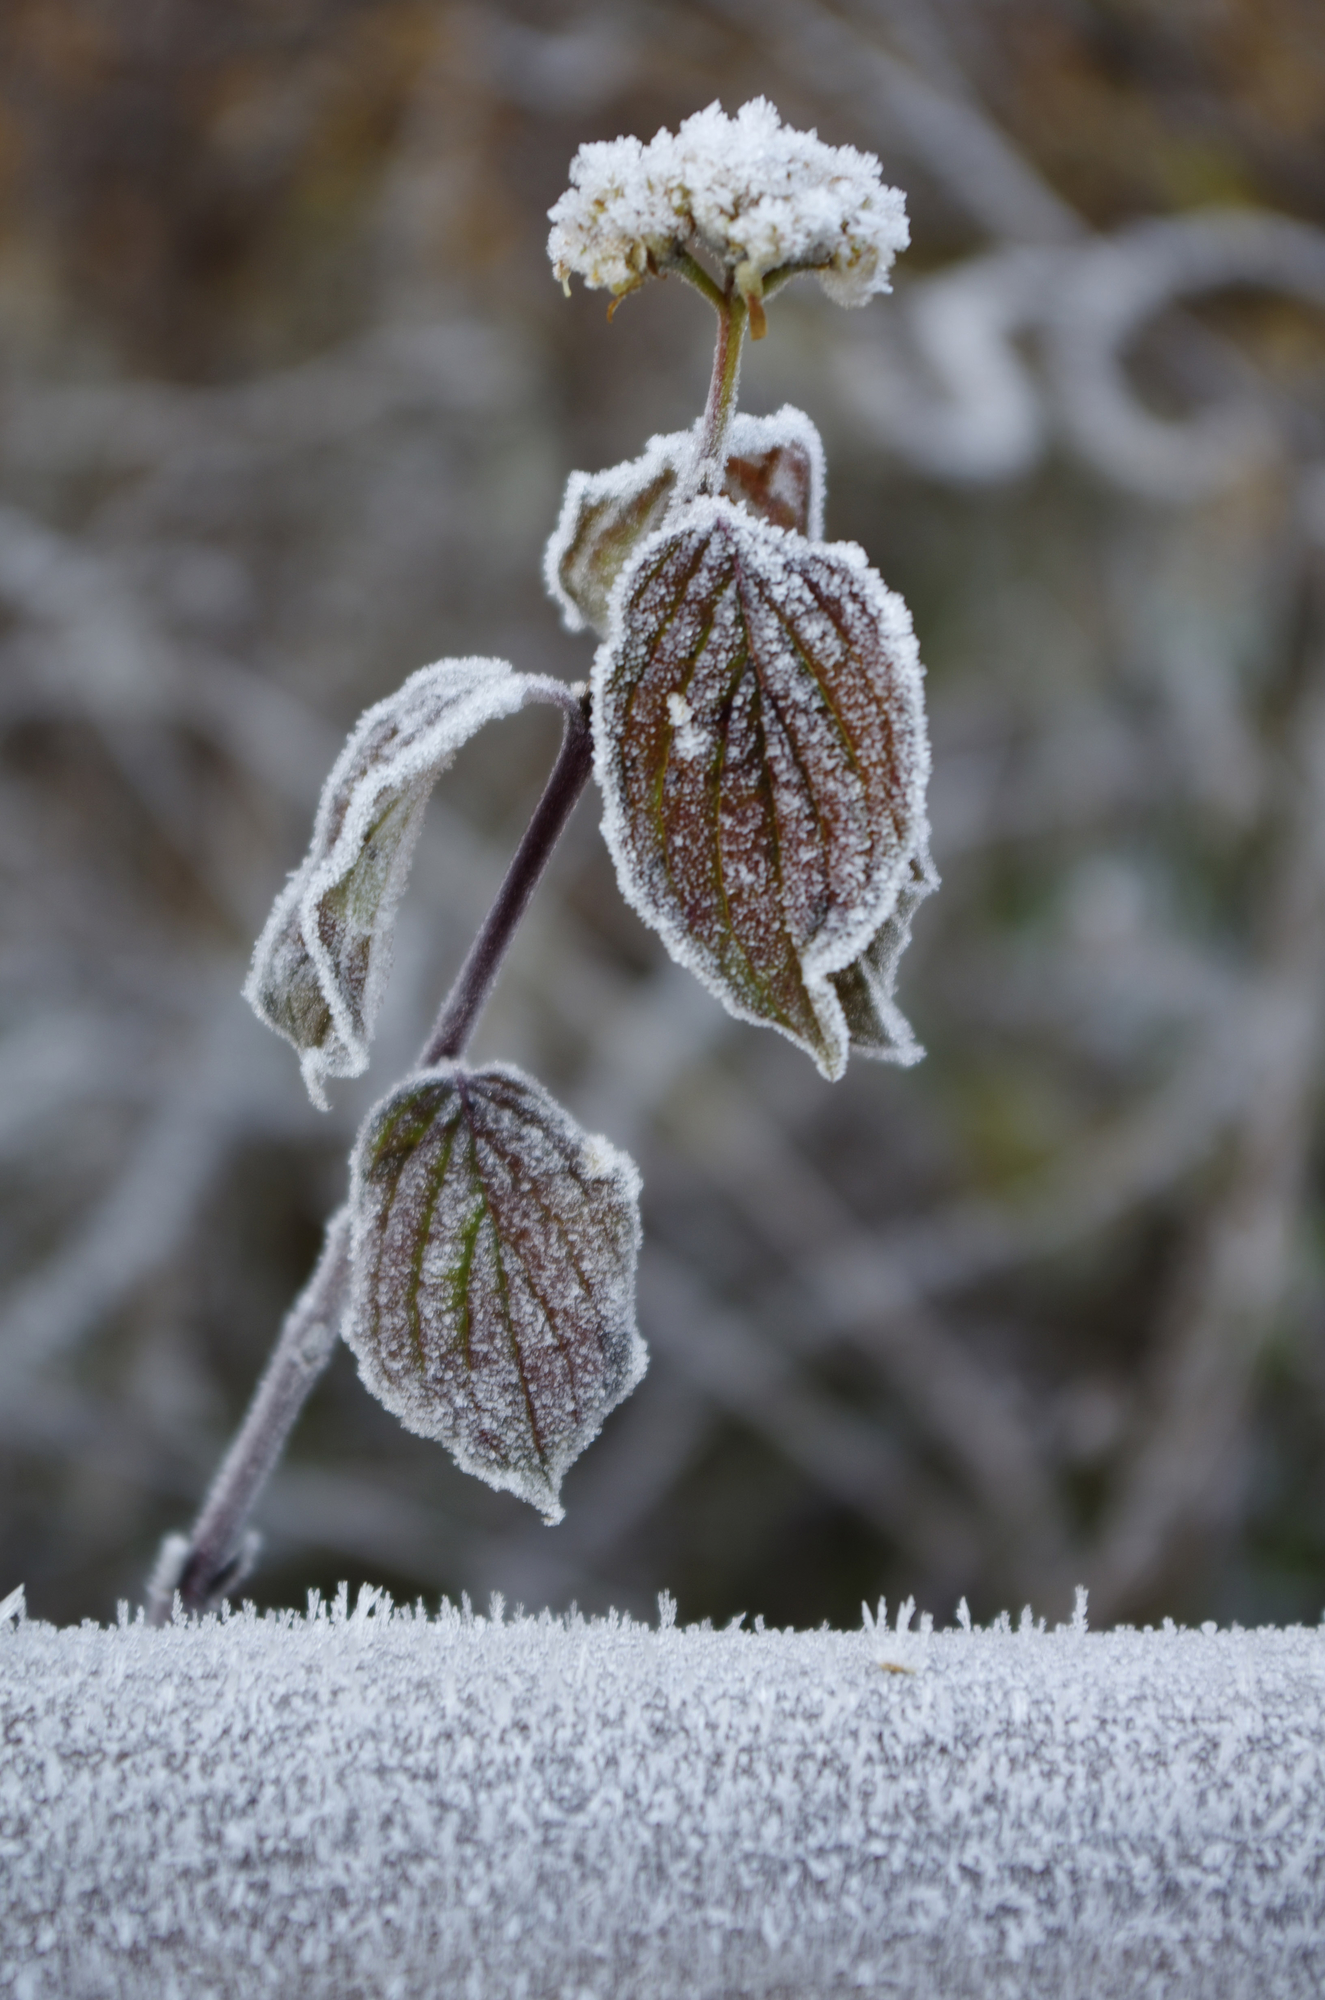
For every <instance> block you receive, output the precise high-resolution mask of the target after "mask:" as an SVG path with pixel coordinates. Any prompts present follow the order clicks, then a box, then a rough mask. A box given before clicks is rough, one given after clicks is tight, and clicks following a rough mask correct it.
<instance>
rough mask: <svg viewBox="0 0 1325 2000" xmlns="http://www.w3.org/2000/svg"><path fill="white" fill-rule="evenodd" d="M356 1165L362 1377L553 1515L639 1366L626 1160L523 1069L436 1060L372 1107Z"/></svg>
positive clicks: (423, 1430)
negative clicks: (575, 1466) (569, 1476)
mask: <svg viewBox="0 0 1325 2000" xmlns="http://www.w3.org/2000/svg"><path fill="white" fill-rule="evenodd" d="M351 1175H352V1179H351V1196H350V1205H351V1212H352V1217H353V1228H354V1248H353V1260H354V1276H353V1280H352V1296H351V1304H350V1310H349V1314H348V1316H347V1320H346V1332H345V1338H346V1340H347V1341H348V1342H349V1345H350V1347H351V1348H352V1349H353V1350H354V1353H355V1354H356V1356H357V1357H358V1361H359V1373H360V1375H361V1376H362V1378H363V1380H364V1382H365V1383H366V1384H367V1386H368V1388H369V1389H371V1390H372V1392H373V1394H374V1395H375V1396H377V1397H378V1398H379V1399H380V1400H381V1401H382V1402H383V1403H385V1405H386V1407H387V1408H388V1409H389V1410H391V1411H393V1412H394V1414H395V1415H396V1416H397V1417H399V1418H400V1421H401V1422H402V1423H403V1424H404V1425H405V1427H406V1429H407V1430H411V1431H416V1432H418V1433H419V1434H420V1435H421V1436H423V1437H432V1438H438V1439H440V1440H441V1442H442V1443H443V1444H445V1445H446V1446H447V1448H448V1449H449V1450H450V1452H451V1454H452V1456H453V1457H454V1458H455V1460H456V1462H457V1463H458V1464H459V1465H460V1466H461V1467H463V1469H464V1470H465V1471H466V1472H473V1473H476V1474H477V1475H478V1477H479V1478H480V1479H485V1480H487V1482H488V1484H489V1485H490V1486H497V1487H502V1488H505V1489H506V1490H508V1491H509V1492H512V1493H517V1494H519V1495H520V1497H521V1498H522V1499H525V1500H529V1501H531V1502H532V1503H533V1505H534V1506H535V1507H537V1508H539V1510H540V1511H541V1512H542V1513H543V1514H544V1515H545V1517H546V1518H547V1519H548V1520H549V1521H554V1520H559V1519H560V1517H561V1508H560V1506H559V1504H558V1500H557V1495H558V1491H559V1489H560V1485H561V1480H562V1475H563V1474H564V1473H565V1471H566V1468H567V1467H568V1466H569V1465H570V1464H571V1462H572V1460H574V1459H575V1458H576V1457H578V1455H579V1453H580V1452H581V1451H582V1450H583V1449H584V1446H585V1445H586V1444H588V1443H589V1441H590V1439H591V1438H593V1437H594V1436H595V1435H596V1434H597V1432H598V1430H599V1427H600V1426H601V1424H602V1421H603V1419H604V1417H605V1416H606V1415H607V1413H608V1411H609V1410H611V1409H613V1408H615V1406H616V1404H617V1403H619V1402H620V1401H621V1400H622V1398H623V1397H624V1396H626V1395H628V1394H629V1392H630V1391H631V1389H633V1388H634V1386H635V1384H636V1383H637V1382H638V1381H639V1379H640V1377H641V1376H642V1375H643V1373H644V1369H645V1364H646V1359H647V1357H646V1354H645V1349H644V1344H643V1342H642V1341H641V1339H640V1337H639V1334H638V1332H637V1331H636V1328H635V1303H634V1300H635V1259H636V1255H637V1252H638V1248H639V1210H638V1198H639V1175H638V1174H637V1172H636V1170H635V1167H634V1165H633V1163H632V1162H631V1161H630V1160H629V1159H628V1158H627V1157H626V1155H625V1154H624V1153H621V1152H618V1151H617V1149H616V1148H615V1147H614V1146H611V1145H609V1144H608V1142H607V1140H605V1139H600V1138H591V1137H590V1136H589V1135H588V1134H587V1133H585V1132H582V1131H581V1130H580V1128H579V1126H577V1125H576V1124H575V1122H574V1120H573V1119H572V1118H571V1117H570V1116H569V1115H568V1114H567V1113H566V1112H565V1111H563V1110H562V1108H561V1106H560V1105H559V1104H557V1103H556V1102H555V1101H554V1100H553V1099H552V1098H551V1097H550V1096H549V1095H548V1093H547V1092H546V1091H545V1090H544V1089H543V1087H542V1085H541V1084H538V1083H535V1082H534V1081H533V1080H532V1079H531V1078H529V1077H527V1076H525V1075H523V1074H522V1073H521V1072H520V1071H519V1070H518V1069H513V1068H510V1067H508V1066H507V1065H505V1064H499V1065H494V1066H492V1067H491V1068H487V1069H482V1070H466V1069H464V1068H463V1067H462V1066H461V1065H459V1064H456V1063H443V1064H439V1065H438V1066H437V1068H435V1069H430V1070H424V1071H420V1072H419V1073H418V1074H416V1075H414V1076H411V1077H409V1078H407V1079H406V1081H405V1082H404V1083H402V1084H400V1085H399V1086H398V1087H397V1088H396V1089H395V1090H393V1091H392V1092H391V1094H390V1096H389V1097H387V1098H386V1099H385V1100H384V1101H383V1102H382V1103H381V1104H379V1105H378V1106H377V1107H376V1109H375V1110H374V1111H372V1112H370V1113H369V1116H368V1118H367V1120H366V1121H365V1123H364V1127H363V1130H362V1131H361V1133H360V1134H359V1138H358V1141H357V1143H356V1146H355V1151H354V1156H353V1160H352V1162H351Z"/></svg>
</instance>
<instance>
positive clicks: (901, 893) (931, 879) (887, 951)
mask: <svg viewBox="0 0 1325 2000" xmlns="http://www.w3.org/2000/svg"><path fill="white" fill-rule="evenodd" d="M938 886H939V878H938V871H937V870H936V869H935V867H934V863H933V862H932V861H931V860H930V858H929V842H928V838H924V839H922V842H921V845H920V848H919V850H918V852H917V853H915V854H913V855H912V857H911V863H910V870H909V873H908V874H907V875H906V877H905V878H904V879H903V881H902V884H901V887H900V888H899V889H898V891H897V901H896V902H895V903H894V904H893V907H892V909H891V910H890V911H889V913H888V915H887V917H886V919H885V920H884V922H883V923H882V924H881V925H880V927H879V929H878V930H877V931H876V933H875V935H874V936H873V938H871V940H870V942H869V944H868V946H867V947H866V949H865V950H864V951H863V952H862V953H861V955H860V957H859V958H858V959H857V960H856V961H855V963H854V964H852V965H848V966H847V967H846V968H845V970H844V971H842V972H835V973H834V974H833V986H834V988H835V989H836V992H837V997H838V1000H839V1001H840V1003H841V1007H842V1012H843V1014H844V1015H845V1017H846V1024H847V1032H848V1033H849V1035H850V1037H851V1046H852V1048H853V1049H854V1050H855V1052H856V1053H857V1055H862V1056H873V1057H874V1058H875V1059H876V1060H877V1061H879V1062H892V1063H898V1064H899V1065H900V1066H901V1067H902V1068H903V1069H909V1068H910V1067H911V1065H912V1063H918V1062H919V1061H920V1058H921V1057H922V1056H923V1055H924V1053H925V1052H924V1050H923V1049H922V1048H921V1046H920V1044H919V1042H917V1040H916V1038H915V1036H914V1035H913V1034H912V1032H911V1024H910V1022H909V1021H908V1020H907V1019H906V1017H905V1015H903V1013H902V1012H901V1010H900V1009H899V1007H898V1005H897V1002H896V1000H895V999H894V997H893V994H894V990H895V988H896V985H897V966H898V961H899V960H900V958H901V956H902V953H903V952H904V951H905V950H906V947H907V945H908V944H909V943H910V941H911V919H912V917H913V916H914V915H915V913H916V911H917V909H918V908H919V907H920V905H921V903H923V902H924V900H925V898H926V896H929V895H932V894H933V892H934V890H935V889H937V888H938Z"/></svg>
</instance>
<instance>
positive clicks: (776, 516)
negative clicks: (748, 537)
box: [543, 403, 826, 635]
mask: <svg viewBox="0 0 1325 2000" xmlns="http://www.w3.org/2000/svg"><path fill="white" fill-rule="evenodd" d="M702 423H703V419H702V418H701V419H700V420H699V421H698V422H697V423H696V424H695V425H694V426H693V428H692V429H690V430H688V431H664V432H660V433H659V434H658V435H656V436H654V437H651V438H650V439H649V441H648V443H647V444H646V445H645V447H644V450H643V451H642V452H641V453H640V455H639V457H638V458H628V459H625V460H623V462H622V463H621V464H620V465H612V466H608V467H607V468H606V469H605V470H604V471H602V472H572V473H571V475H570V477H569V479H568V480H567V481H566V492H565V497H564V498H563V500H562V503H561V514H560V516H559V518H558V521H557V525H556V527H555V528H554V530H553V532H552V534H551V535H550V536H549V538H548V543H547V547H546V548H545V550H544V552H543V581H544V584H545V585H546V587H547V593H548V596H549V597H550V598H551V599H552V601H553V603H554V604H556V605H557V606H558V607H559V609H560V611H561V617H562V623H563V624H564V625H565V627H566V629H567V631H569V632H582V631H584V630H585V628H586V627H587V626H592V628H593V629H594V630H595V631H596V632H598V633H599V634H600V635H602V634H605V633H606V630H607V613H608V605H609V602H610V599H611V594H612V589H613V586H614V585H615V583H616V580H617V577H618V576H619V575H620V573H621V570H622V569H623V568H624V567H625V565H626V563H627V562H628V561H629V559H630V556H631V555H632V553H633V551H634V549H635V547H636V546H637V545H638V543H639V542H640V541H642V540H643V538H644V536H645V535H647V534H651V533H652V532H653V531H654V530H655V529H657V528H659V527H661V526H662V524H663V521H664V520H665V518H666V517H667V514H668V511H669V509H670V508H671V507H672V505H673V503H674V501H675V498H676V496H677V495H678V494H679V493H684V492H685V491H686V490H687V483H688V476H689V474H690V472H691V470H692V468H693V465H694V459H695V446H696V441H697V439H698V435H699V431H700V429H701V427H702ZM726 450H727V477H726V483H725V486H724V497H725V498H726V499H728V500H733V501H735V502H736V503H737V505H738V506H742V507H744V508H746V510H747V511H748V512H751V513H755V514H758V515H760V516H761V518H763V519H768V520H771V521H772V522H773V525H774V526H776V527H783V528H797V529H799V531H800V533H801V534H803V535H808V536H809V538H810V540H811V541H819V540H820V539H821V538H822V535H823V531H824V489H825V483H826V481H825V459H824V448H823V440H822V438H821V437H820V436H819V432H818V429H817V427H816V425H815V424H814V422H813V421H812V419H811V418H809V417H807V416H806V414H805V412H804V410H798V409H797V408H796V407H795V405H794V404H792V403H784V404H783V405H782V408H781V409H780V410H777V411H775V412H774V414H773V415H772V416H769V417H752V416H747V415H746V414H745V412H744V411H739V412H738V413H737V414H736V415H735V416H734V417H733V418H732V420H731V422H730V424H729V425H728V428H727V445H726Z"/></svg>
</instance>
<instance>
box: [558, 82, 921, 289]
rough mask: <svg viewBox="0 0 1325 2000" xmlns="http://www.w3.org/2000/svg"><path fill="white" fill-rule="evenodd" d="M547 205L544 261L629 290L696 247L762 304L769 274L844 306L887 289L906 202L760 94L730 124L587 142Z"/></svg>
mask: <svg viewBox="0 0 1325 2000" xmlns="http://www.w3.org/2000/svg"><path fill="white" fill-rule="evenodd" d="M570 177H571V185H570V187H569V188H568V189H567V191H566V193H565V194H563V195H562V196H561V198H560V200H559V201H558V202H557V203H556V204H555V206H554V207H553V208H551V209H550V210H549V211H548V213H549V216H550V218H551V221H552V233H551V235H550V236H549V238H548V255H549V257H550V258H551V260H552V267H553V270H554V272H555V273H556V276H557V277H558V278H560V279H561V281H562V283H563V285H566V286H569V280H570V277H571V274H572V272H576V273H578V274H579V275H580V276H581V277H582V278H583V279H584V281H585V283H586V284H588V285H591V286H595V287H600V288H605V289H607V290H608V291H610V292H612V293H613V294H614V296H616V297H618V298H619V297H621V296H622V295H623V294H624V293H626V292H630V291H633V290H634V289H635V287H636V286H637V285H639V284H641V283H642V282H643V280H644V279H645V278H646V277H647V276H648V275H649V274H650V273H651V272H653V271H656V270H665V269H666V268H667V266H668V264H669V263H671V262H673V261H674V260H675V259H676V258H677V256H678V255H679V254H680V253H682V252H684V251H688V250H693V249H699V250H702V251H707V252H708V254H709V255H710V256H711V257H713V258H715V259H716V261H717V262H718V264H719V265H721V266H722V267H723V268H724V269H725V270H727V271H729V272H731V274H732V275H733V278H734V280H735V284H736V288H737V289H738V291H740V292H741V293H742V294H744V296H745V297H747V298H749V299H758V298H760V297H761V295H762V292H763V286H764V281H765V279H767V278H768V277H769V275H770V274H771V273H773V272H775V271H779V272H780V271H785V270H787V269H791V270H796V271H813V272H814V274H815V275H816V276H817V278H818V280H819V282H820V284H821V285H822V286H823V288H824V290H825V291H826V292H827V293H828V295H829V297H830V298H832V299H835V300H836V301H837V303H838V304H839V305H844V306H859V305H864V304H865V302H866V300H867V299H870V298H872V297H873V295H874V294H875V293H876V292H884V291H887V290H888V289H889V285H888V271H889V267H890V266H891V264H892V261H893V257H894V255H895V254H896V252H897V251H899V250H903V249H905V247H906V245H907V243H908V241H909V231H908V228H907V221H906V206H905V201H904V198H903V196H902V194H901V192H900V190H899V189H897V188H894V187H888V186H887V185H886V184H885V183H884V180H883V177H882V172H881V170H880V167H879V162H878V160H877V159H875V157H874V155H873V154H872V153H859V152H857V151H856V149H855V148H854V147H853V146H827V145H825V144H824V143H823V141H822V140H821V139H819V138H818V137H817V136H816V134H815V133H813V132H797V131H795V130H793V129H792V128H791V127H790V126H786V125H783V124H782V122H781V120H780V118H779V117H778V114H777V112H776V110H775V109H774V107H773V106H772V105H771V104H770V103H768V101H767V99H765V98H762V97H757V98H754V99H753V100H752V101H751V102H750V103H749V104H744V105H742V107H741V109H740V110H739V111H738V112H737V114H736V116H735V117H734V118H728V117H727V116H725V114H724V113H723V110H722V107H721V106H720V105H719V104H717V103H714V104H710V105H709V106H708V108H707V110H704V111H697V112H696V113H695V115H694V116H693V117H692V118H687V119H686V120H685V121H684V123H683V124H682V125H681V127H680V129H679V130H678V131H677V132H676V133H674V134H673V133H671V132H668V131H666V130H663V131H660V132H659V133H658V134H657V136H656V137H655V138H653V139H651V140H650V141H649V143H648V145H643V144H642V143H641V142H640V140H638V139H633V138H620V139H612V140H600V141H598V142H596V143H595V144H592V145H586V146H581V148H580V150H579V152H578V153H577V154H576V155H575V158H574V159H573V160H572V161H571V169H570Z"/></svg>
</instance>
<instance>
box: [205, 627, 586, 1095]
mask: <svg viewBox="0 0 1325 2000" xmlns="http://www.w3.org/2000/svg"><path fill="white" fill-rule="evenodd" d="M558 694H562V695H564V689H562V688H561V687H560V684H559V683H558V684H554V683H552V682H550V681H549V680H547V679H546V678H544V677H543V676H541V675H534V674H517V673H516V672H515V671H514V669H513V668H511V667H509V666H508V665H507V664H506V662H505V661H504V660H486V659H460V660H439V661H438V662H437V663H436V664H435V665H434V666H431V667H422V668H420V670H419V671H418V673H415V674H411V675H410V677H409V679H408V680H407V681H406V682H405V683H404V685H403V686H402V687H400V688H398V689H397V690H396V692H395V694H393V695H389V696H388V697H387V699H386V700H385V701H380V702H378V703H377V704H376V706H375V707H373V708H370V709H368V710H367V712H366V713H365V714H364V715H362V716H361V717H360V718H359V721H358V723H357V724H356V726H355V728H354V729H353V731H352V732H351V734H350V738H349V741H348V742H347V743H346V745H345V748H344V749H343V750H342V752H341V754H340V756H339V757H338V758H337V760H336V762H335V764H334V765H333V767H332V770H331V774H330V776H329V777H328V779H327V782H326V784H325V786H324V787H323V791H322V798H321V801H320V803H319V805H318V810H317V818H316V820H315V822H314V826H313V838H312V843H311V845H310V847H309V850H308V854H307V855H306V857H305V859H304V862H303V864H302V866H301V867H300V868H299V869H298V870H297V871H296V873H295V874H294V875H292V876H291V878H290V880H289V882H288V883H287V884H286V886H285V888H284V889H283V890H282V891H281V893H280V895H279V896H278V897H277V899H276V903H275V906H274V908H273V909H272V913H271V916H270V917H269V918H268V920H267V924H266V928H265V929H264V930H263V933H262V936H261V937H260V938H259V939H258V942H257V947H256V949H255V951H254V954H253V966H252V969H251V971H250V973H249V976H248V981H247V983H246V985H245V987H244V994H245V997H246V998H247V1000H248V1001H249V1004H250V1005H251V1006H252V1008H253V1010H254V1012H255V1013H256V1014H257V1015H258V1017H259V1019H260V1020H263V1021H265V1022H266V1023H267V1025H268V1026H269V1027H272V1028H274V1029H275V1030H276V1032H277V1033H278V1034H281V1035H284V1036H285V1037H286V1039H287V1040H288V1041H290V1042H293V1044H294V1046H295V1048H296V1049H297V1050H298V1051H299V1055H300V1063H301V1067H302V1069H303V1072H304V1080H305V1082H306V1083H307V1085H308V1090H309V1094H310V1096H311V1097H312V1099H313V1101H314V1103H315V1104H319V1105H322V1106H323V1107H324V1108H325V1104H326V1097H325V1093H324V1089H323V1084H324V1080H325V1079H326V1078H327V1077H329V1076H358V1075H359V1074H360V1072H361V1071H362V1070H364V1069H366V1068H367V1065H368V1043H369V1040H370V1038H371V1036H372V1032H373V1027H374V1024H375V1021H376V1018H377V1013H378V1009H379V1007H380V1005H381V1001H382V995H383V992H384V990H385V987H386V980H387V974H388V972H389V970H390V964H391V940H392V930H393V925H394V920H395V912H396V906H397V904H398V903H399V901H400V897H401V893H402V891H403V889H404V886H405V880H406V877H407V875H408V873H409V866H410V862H411V860H412V858H413V854H414V846H415V843H416V841H417V839H418V836H419V831H420V828H421V826H422V823H423V813H424V808H425V807H426V805H427V803H428V796H429V794H430V792H431V791H432V788H433V785H434V784H435V782H436V780H437V778H438V777H439V776H440V775H441V773H442V772H443V771H444V770H445V769H446V767H447V765H448V764H450V762H451V760H452V759H453V757H454V756H455V754H456V751H457V750H458V749H459V748H460V747H461V745H462V744H464V743H466V742H467V741H468V740H469V738H470V737H471V736H473V735H474V733H475V732H476V731H477V730H478V729H480V728H481V727H482V726H483V724H484V723H485V722H491V721H493V720H495V719H496V718H497V717H499V716H503V715H511V714H513V713H514V712H515V710H516V709H518V708H522V707H523V706H524V705H525V703H526V702H528V701H531V700H535V701H536V700H547V699H549V698H553V697H555V696H556V695H558Z"/></svg>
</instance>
